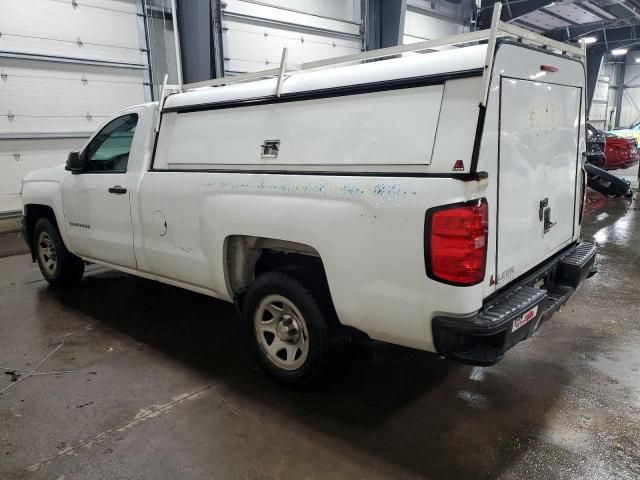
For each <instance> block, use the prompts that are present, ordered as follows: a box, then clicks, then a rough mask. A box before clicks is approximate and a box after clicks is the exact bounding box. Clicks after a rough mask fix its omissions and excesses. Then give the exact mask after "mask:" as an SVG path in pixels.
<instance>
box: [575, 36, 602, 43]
mask: <svg viewBox="0 0 640 480" xmlns="http://www.w3.org/2000/svg"><path fill="white" fill-rule="evenodd" d="M579 41H580V43H586V44H587V45H589V44H590V43H596V42H597V41H598V39H597V38H596V37H582V38H581V39H580V40H579Z"/></svg>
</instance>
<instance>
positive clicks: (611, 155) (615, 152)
mask: <svg viewBox="0 0 640 480" xmlns="http://www.w3.org/2000/svg"><path fill="white" fill-rule="evenodd" d="M604 156H605V157H606V162H605V164H604V167H603V168H606V169H607V170H614V169H616V168H627V167H629V166H631V165H633V164H634V163H636V162H637V161H638V159H639V158H640V155H638V149H637V147H636V141H635V140H634V139H633V138H622V137H617V136H616V135H612V134H610V133H607V138H606V141H605V145H604Z"/></svg>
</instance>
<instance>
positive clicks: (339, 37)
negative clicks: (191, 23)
mask: <svg viewBox="0 0 640 480" xmlns="http://www.w3.org/2000/svg"><path fill="white" fill-rule="evenodd" d="M225 4H226V5H224V6H223V10H222V32H223V50H224V58H225V70H226V73H228V74H234V73H244V72H250V71H256V70H264V69H265V68H271V67H273V66H274V65H277V64H279V63H280V58H281V55H282V49H283V48H284V47H287V48H288V51H289V52H288V63H289V64H291V65H296V64H301V63H303V62H309V61H313V60H319V59H323V58H329V57H337V56H340V55H349V54H352V53H357V52H360V51H361V50H362V45H363V42H362V33H361V12H360V0H324V1H318V0H269V1H254V0H227V1H226V2H225Z"/></svg>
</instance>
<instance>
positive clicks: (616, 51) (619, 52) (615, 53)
mask: <svg viewBox="0 0 640 480" xmlns="http://www.w3.org/2000/svg"><path fill="white" fill-rule="evenodd" d="M628 51H629V49H628V48H614V49H613V50H611V55H613V56H615V57H617V56H618V55H624V54H625V53H627V52H628Z"/></svg>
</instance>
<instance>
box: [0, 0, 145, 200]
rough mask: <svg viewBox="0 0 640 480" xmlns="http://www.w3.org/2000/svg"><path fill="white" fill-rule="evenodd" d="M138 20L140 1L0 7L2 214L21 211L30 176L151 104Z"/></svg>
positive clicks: (6, 3) (38, 0)
mask: <svg viewBox="0 0 640 480" xmlns="http://www.w3.org/2000/svg"><path fill="white" fill-rule="evenodd" d="M141 13H142V2H141V1H140V0H2V2H1V4H0V32H1V35H0V212H7V211H13V210H18V209H19V208H20V197H19V193H20V185H21V180H22V177H23V176H24V175H25V174H26V173H27V172H29V171H31V170H34V169H37V168H43V167H48V166H53V165H58V164H61V163H64V161H65V160H66V156H67V153H68V152H69V151H70V150H72V149H77V148H78V147H79V146H80V145H81V144H82V143H83V142H84V141H85V139H86V137H87V136H88V135H89V134H90V133H91V132H93V131H94V130H95V129H96V128H97V127H98V126H99V125H100V124H101V123H102V122H103V121H105V120H106V119H107V118H109V117H110V116H111V115H112V114H113V113H114V112H116V111H117V110H120V109H121V108H124V107H126V106H129V105H132V104H136V103H141V102H144V101H145V100H150V90H149V88H148V86H147V85H145V82H148V67H147V54H146V52H145V51H144V49H145V48H146V41H145V35H144V23H143V19H142V18H143V17H142V16H141V15H140V14H141Z"/></svg>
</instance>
